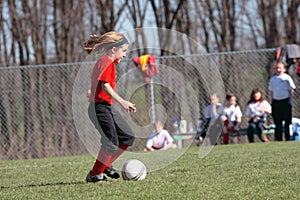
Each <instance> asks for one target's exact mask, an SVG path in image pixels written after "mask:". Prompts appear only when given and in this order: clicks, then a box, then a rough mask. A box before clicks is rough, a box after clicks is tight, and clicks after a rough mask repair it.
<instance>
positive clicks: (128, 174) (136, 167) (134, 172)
mask: <svg viewBox="0 0 300 200" xmlns="http://www.w3.org/2000/svg"><path fill="white" fill-rule="evenodd" d="M146 175H147V169H146V166H145V165H144V163H142V162H141V161H139V160H136V159H133V160H128V161H127V162H126V163H125V164H124V165H123V167H122V178H123V179H124V180H126V181H130V180H133V181H140V180H143V179H145V178H146Z"/></svg>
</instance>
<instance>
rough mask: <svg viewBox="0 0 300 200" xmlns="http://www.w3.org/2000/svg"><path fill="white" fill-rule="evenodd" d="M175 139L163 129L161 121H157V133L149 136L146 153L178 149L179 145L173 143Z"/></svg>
mask: <svg viewBox="0 0 300 200" xmlns="http://www.w3.org/2000/svg"><path fill="white" fill-rule="evenodd" d="M173 141H174V139H173V138H172V136H171V135H170V134H169V132H168V131H167V130H165V129H163V125H162V123H161V121H156V123H155V131H154V132H153V133H152V134H151V135H150V136H149V138H148V140H147V142H146V147H145V149H144V150H145V151H156V150H169V149H176V148H177V145H176V144H175V143H173Z"/></svg>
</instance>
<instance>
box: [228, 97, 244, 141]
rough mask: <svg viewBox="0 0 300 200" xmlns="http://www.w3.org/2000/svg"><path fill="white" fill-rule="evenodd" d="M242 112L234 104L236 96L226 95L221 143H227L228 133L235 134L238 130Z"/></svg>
mask: <svg viewBox="0 0 300 200" xmlns="http://www.w3.org/2000/svg"><path fill="white" fill-rule="evenodd" d="M242 115H243V114H242V111H241V108H240V106H239V105H237V103H236V96H235V95H233V94H226V105H225V107H224V112H223V116H224V118H223V120H224V127H223V143H224V144H228V143H229V132H235V131H238V130H239V127H240V124H241V122H242Z"/></svg>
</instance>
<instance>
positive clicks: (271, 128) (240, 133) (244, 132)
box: [230, 124, 275, 142]
mask: <svg viewBox="0 0 300 200" xmlns="http://www.w3.org/2000/svg"><path fill="white" fill-rule="evenodd" d="M247 129H248V128H242V129H240V130H239V131H238V132H236V133H234V134H231V135H230V137H231V138H230V140H231V142H232V141H233V138H234V137H237V139H238V142H241V139H240V136H247ZM274 133H275V125H274V124H271V125H268V126H266V127H265V129H264V130H263V134H264V135H265V136H266V137H267V139H268V140H269V141H271V140H272V139H271V137H272V136H273V135H274Z"/></svg>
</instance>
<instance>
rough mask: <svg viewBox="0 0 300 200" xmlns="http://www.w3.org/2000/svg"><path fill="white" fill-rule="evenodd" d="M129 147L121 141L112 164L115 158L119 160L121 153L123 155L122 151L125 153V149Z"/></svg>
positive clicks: (112, 158)
mask: <svg viewBox="0 0 300 200" xmlns="http://www.w3.org/2000/svg"><path fill="white" fill-rule="evenodd" d="M127 148H128V146H126V145H125V144H122V143H120V144H119V148H118V151H117V152H115V153H114V154H113V155H112V157H111V160H110V163H111V164H112V163H113V162H114V161H115V160H117V158H119V157H120V155H121V154H122V153H124V151H126V150H127Z"/></svg>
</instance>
